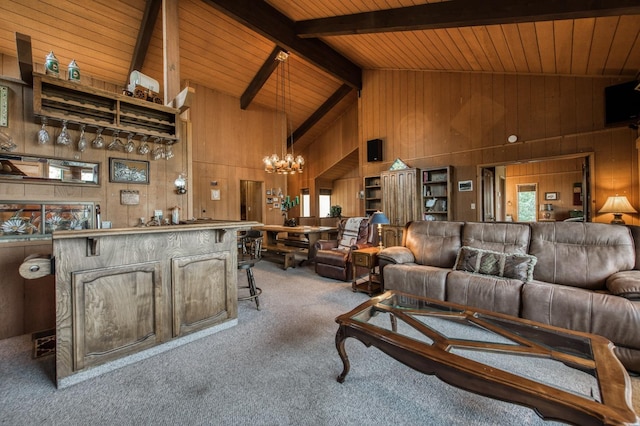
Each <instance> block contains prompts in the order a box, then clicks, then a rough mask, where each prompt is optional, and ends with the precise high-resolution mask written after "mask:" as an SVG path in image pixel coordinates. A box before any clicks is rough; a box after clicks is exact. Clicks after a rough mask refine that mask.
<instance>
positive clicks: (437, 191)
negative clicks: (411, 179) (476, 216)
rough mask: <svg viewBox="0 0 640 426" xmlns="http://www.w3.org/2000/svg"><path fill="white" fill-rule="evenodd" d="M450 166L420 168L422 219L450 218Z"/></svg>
mask: <svg viewBox="0 0 640 426" xmlns="http://www.w3.org/2000/svg"><path fill="white" fill-rule="evenodd" d="M450 176H451V167H449V166H447V167H437V168H429V169H424V170H422V207H423V209H424V210H423V219H424V220H451V217H452V214H451V201H452V200H451V177H450Z"/></svg>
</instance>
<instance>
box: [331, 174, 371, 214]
mask: <svg viewBox="0 0 640 426" xmlns="http://www.w3.org/2000/svg"><path fill="white" fill-rule="evenodd" d="M361 189H362V179H360V177H353V178H348V179H338V180H335V181H334V182H333V192H332V194H331V204H333V205H336V204H337V205H339V206H342V216H346V217H354V216H360V215H362V211H363V210H364V203H363V202H362V200H360V199H359V198H358V197H357V194H358V192H359V191H360V190H361ZM334 194H335V195H334Z"/></svg>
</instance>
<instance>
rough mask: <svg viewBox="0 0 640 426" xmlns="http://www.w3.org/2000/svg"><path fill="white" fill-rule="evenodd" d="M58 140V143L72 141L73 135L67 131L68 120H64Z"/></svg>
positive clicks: (64, 143) (67, 143)
mask: <svg viewBox="0 0 640 426" xmlns="http://www.w3.org/2000/svg"><path fill="white" fill-rule="evenodd" d="M56 142H57V143H58V145H69V144H70V143H71V136H69V132H68V131H67V120H62V130H61V131H60V134H59V135H58V139H57V140H56Z"/></svg>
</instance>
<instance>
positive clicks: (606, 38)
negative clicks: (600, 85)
mask: <svg viewBox="0 0 640 426" xmlns="http://www.w3.org/2000/svg"><path fill="white" fill-rule="evenodd" d="M619 19H620V18H619V17H617V16H607V17H600V18H596V23H595V27H594V29H593V39H592V42H591V50H590V52H589V61H588V63H587V73H588V74H602V73H603V72H604V69H605V66H606V63H607V57H608V56H609V54H610V48H611V42H612V41H613V37H614V35H615V32H616V27H617V25H618V20H619Z"/></svg>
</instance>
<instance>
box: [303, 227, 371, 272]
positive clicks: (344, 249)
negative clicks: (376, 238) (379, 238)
mask: <svg viewBox="0 0 640 426" xmlns="http://www.w3.org/2000/svg"><path fill="white" fill-rule="evenodd" d="M371 235H372V233H371V225H369V219H368V218H366V217H357V218H348V219H347V218H345V219H342V220H340V222H339V223H338V237H337V239H336V240H319V241H317V242H316V244H315V248H316V257H315V264H316V273H317V274H318V275H321V276H323V277H328V278H334V279H337V280H341V281H351V280H352V279H353V266H352V263H351V252H352V251H353V250H357V249H361V248H365V247H372V246H373V244H372V242H371V238H370V236H371ZM361 269H362V271H357V273H358V275H364V274H366V273H368V272H369V271H368V270H367V269H366V268H361Z"/></svg>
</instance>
